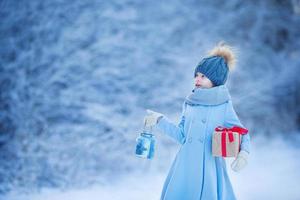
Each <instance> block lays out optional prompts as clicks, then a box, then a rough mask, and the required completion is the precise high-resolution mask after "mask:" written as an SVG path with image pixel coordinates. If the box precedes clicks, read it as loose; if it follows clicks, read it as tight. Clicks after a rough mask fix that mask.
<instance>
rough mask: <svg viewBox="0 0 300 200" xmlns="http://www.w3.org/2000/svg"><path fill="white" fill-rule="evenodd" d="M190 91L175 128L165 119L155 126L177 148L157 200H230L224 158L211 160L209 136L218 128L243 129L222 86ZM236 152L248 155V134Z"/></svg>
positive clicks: (231, 193)
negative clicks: (175, 143) (178, 146)
mask: <svg viewBox="0 0 300 200" xmlns="http://www.w3.org/2000/svg"><path fill="white" fill-rule="evenodd" d="M194 90H195V91H194ZM194 90H193V94H192V95H189V96H188V97H187V98H186V99H185V101H184V103H183V110H182V114H181V117H180V121H179V123H178V124H173V123H172V122H171V121H170V120H169V119H168V118H167V117H166V116H164V117H163V118H161V119H160V120H159V122H158V124H157V127H158V128H159V129H160V130H161V131H162V132H164V133H165V134H167V135H169V136H170V137H172V138H173V139H174V140H175V141H177V142H178V143H179V144H180V149H179V151H178V153H177V154H176V157H175V159H174V161H173V163H172V166H171V168H170V170H169V173H168V175H167V178H166V180H165V183H164V186H163V189H162V193H161V198H160V199H161V200H200V199H201V200H234V199H236V197H235V194H234V191H233V188H232V185H231V182H230V179H229V177H228V174H227V168H226V163H225V160H224V159H225V158H223V157H214V156H212V133H213V131H214V128H215V127H217V126H219V125H221V126H225V127H232V126H240V127H243V128H245V127H244V126H243V125H242V124H241V122H240V120H239V119H238V116H237V114H236V112H235V110H234V108H233V105H232V100H231V97H230V95H229V92H228V89H227V88H226V86H225V85H221V86H217V87H213V88H209V89H204V88H197V89H194ZM240 148H241V149H243V150H245V151H248V152H250V136H249V133H248V134H246V135H243V136H242V140H241V146H240Z"/></svg>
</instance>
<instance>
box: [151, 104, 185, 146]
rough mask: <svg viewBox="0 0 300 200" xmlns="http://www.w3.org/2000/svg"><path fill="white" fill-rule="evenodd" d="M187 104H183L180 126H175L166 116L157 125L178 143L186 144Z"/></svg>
mask: <svg viewBox="0 0 300 200" xmlns="http://www.w3.org/2000/svg"><path fill="white" fill-rule="evenodd" d="M184 111H185V103H183V108H182V114H181V116H180V120H179V123H178V124H174V123H173V122H171V121H170V119H168V118H167V117H166V116H163V117H162V118H161V119H160V120H159V121H158V123H157V127H158V128H159V129H160V130H162V131H163V132H164V133H165V134H167V135H168V136H170V137H171V138H173V139H175V140H176V141H177V142H178V143H180V144H184V142H185V135H184V122H185V116H184Z"/></svg>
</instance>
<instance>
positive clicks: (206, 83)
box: [195, 72, 213, 88]
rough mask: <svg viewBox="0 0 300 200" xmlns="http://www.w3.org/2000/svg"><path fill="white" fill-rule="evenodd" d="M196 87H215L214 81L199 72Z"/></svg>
mask: <svg viewBox="0 0 300 200" xmlns="http://www.w3.org/2000/svg"><path fill="white" fill-rule="evenodd" d="M195 87H197V88H199V87H201V88H211V87H213V83H212V82H211V81H210V80H209V79H208V78H207V77H206V76H205V75H204V74H202V73H200V72H197V74H196V77H195Z"/></svg>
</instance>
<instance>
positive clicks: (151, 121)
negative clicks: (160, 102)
mask: <svg viewBox="0 0 300 200" xmlns="http://www.w3.org/2000/svg"><path fill="white" fill-rule="evenodd" d="M162 117H163V114H161V113H158V112H154V111H152V110H149V109H147V115H146V116H145V117H144V124H145V126H146V127H150V126H155V125H156V124H157V123H158V120H159V119H160V118H162Z"/></svg>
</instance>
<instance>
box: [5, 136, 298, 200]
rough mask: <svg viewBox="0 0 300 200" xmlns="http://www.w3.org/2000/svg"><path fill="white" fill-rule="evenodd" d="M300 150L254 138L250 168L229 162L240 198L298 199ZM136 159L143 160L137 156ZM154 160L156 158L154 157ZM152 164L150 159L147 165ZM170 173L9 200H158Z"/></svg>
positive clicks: (131, 176) (14, 196)
mask: <svg viewBox="0 0 300 200" xmlns="http://www.w3.org/2000/svg"><path fill="white" fill-rule="evenodd" d="M298 139H300V138H298ZM298 155H300V148H299V147H294V146H291V145H290V144H289V143H288V142H285V141H284V138H283V137H275V138H274V139H272V140H269V139H266V138H264V137H261V136H259V137H256V138H254V139H253V145H252V151H251V154H250V157H249V161H248V165H247V166H246V168H244V169H243V170H241V171H240V172H234V171H232V170H231V168H230V163H231V162H232V161H233V158H228V159H227V160H226V163H227V170H228V173H229V176H230V179H231V181H232V185H233V188H234V190H235V192H236V195H237V198H238V199H243V200H254V199H274V200H277V199H278V200H279V199H288V200H297V199H299V197H300V191H299V190H298V187H297V184H298V183H299V180H300V172H299V170H298V169H299V167H300V161H299V159H297V156H298ZM136 159H141V158H138V157H136ZM154 159H155V158H154ZM150 162H152V161H151V160H147V161H146V163H148V165H149V164H150ZM166 176H167V170H166V171H163V172H153V171H151V170H149V171H146V172H140V173H137V172H135V173H131V174H127V175H124V176H121V177H120V178H119V179H118V181H117V182H115V183H111V184H103V185H93V186H90V187H88V188H85V189H77V190H66V191H61V190H53V189H43V190H42V191H41V192H40V193H33V194H29V195H24V194H17V193H13V192H12V193H10V194H8V195H7V196H5V197H4V199H7V200H8V199H9V200H85V199H89V200H99V199H101V200H124V199H128V200H140V199H147V200H156V199H159V197H160V192H161V189H162V187H163V183H164V179H165V177H166Z"/></svg>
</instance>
